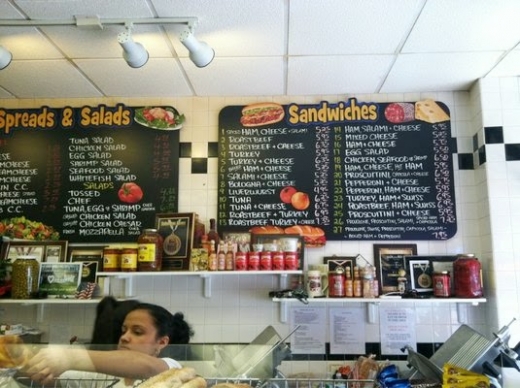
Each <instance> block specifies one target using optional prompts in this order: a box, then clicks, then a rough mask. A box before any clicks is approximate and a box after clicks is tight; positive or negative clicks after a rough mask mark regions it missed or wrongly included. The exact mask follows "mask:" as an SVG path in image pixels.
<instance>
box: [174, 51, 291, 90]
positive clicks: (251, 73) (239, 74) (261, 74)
mask: <svg viewBox="0 0 520 388" xmlns="http://www.w3.org/2000/svg"><path fill="white" fill-rule="evenodd" d="M181 63H182V66H183V67H184V69H185V71H186V73H187V74H188V78H189V79H190V83H191V84H192V85H193V87H194V89H195V94H196V95H197V96H236V95H243V96H258V95H282V94H284V84H285V81H284V64H283V60H282V58H278V57H267V58H265V57H261V58H215V59H214V60H213V62H211V65H209V66H207V67H205V68H202V69H199V68H197V67H196V66H195V65H193V63H191V61H190V60H189V59H185V58H181Z"/></svg>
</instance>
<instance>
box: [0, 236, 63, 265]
mask: <svg viewBox="0 0 520 388" xmlns="http://www.w3.org/2000/svg"><path fill="white" fill-rule="evenodd" d="M67 245H68V242H67V241H66V240H58V241H28V240H27V241H26V240H17V241H7V242H6V241H4V242H3V243H2V252H1V256H2V259H3V260H10V261H11V262H13V261H14V260H16V258H17V257H18V256H34V257H35V258H36V260H38V261H39V262H51V263H59V262H65V259H66V257H67Z"/></svg>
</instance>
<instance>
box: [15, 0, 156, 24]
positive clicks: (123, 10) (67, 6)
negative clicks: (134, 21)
mask: <svg viewBox="0 0 520 388" xmlns="http://www.w3.org/2000/svg"><path fill="white" fill-rule="evenodd" d="M13 1H14V3H15V4H16V5H17V6H18V7H20V8H21V9H23V11H24V12H25V13H26V14H27V16H29V17H30V18H31V19H61V18H70V17H71V16H74V15H99V16H100V17H102V18H126V17H153V16H154V15H153V12H152V10H151V9H150V8H149V6H148V3H147V2H146V1H142V0H110V1H107V0H52V1H47V0H44V1H41V0H36V1H35V0H13Z"/></svg>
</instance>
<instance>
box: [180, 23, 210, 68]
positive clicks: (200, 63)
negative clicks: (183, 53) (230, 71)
mask: <svg viewBox="0 0 520 388" xmlns="http://www.w3.org/2000/svg"><path fill="white" fill-rule="evenodd" d="M180 41H181V43H182V44H183V45H184V46H185V47H186V48H187V49H188V51H189V52H190V59H191V61H192V62H193V63H194V64H195V66H197V67H205V66H207V65H209V64H210V63H211V61H212V60H213V58H214V57H215V51H214V50H213V49H212V48H211V47H209V46H208V44H207V43H204V42H199V41H198V40H197V38H195V36H193V34H192V33H191V31H183V32H182V34H181V36H180Z"/></svg>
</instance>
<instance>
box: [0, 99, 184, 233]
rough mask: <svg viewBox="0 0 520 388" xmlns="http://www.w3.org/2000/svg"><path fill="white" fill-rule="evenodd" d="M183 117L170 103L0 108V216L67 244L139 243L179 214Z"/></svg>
mask: <svg viewBox="0 0 520 388" xmlns="http://www.w3.org/2000/svg"><path fill="white" fill-rule="evenodd" d="M183 119H184V117H183V116H182V115H179V114H178V112H177V110H175V109H174V108H172V107H153V108H145V107H139V108H130V107H126V106H124V105H117V106H114V107H109V106H105V105H100V106H94V107H92V106H84V107H82V108H69V107H66V108H63V109H52V108H49V107H42V108H40V109H20V110H18V109H16V110H4V109H0V130H1V135H0V219H11V218H13V217H22V216H23V217H25V218H26V219H29V220H31V221H37V222H41V223H43V224H44V225H47V226H51V227H53V228H54V229H55V230H57V231H58V232H59V233H60V238H61V239H63V240H68V241H69V242H129V241H131V242H136V241H137V238H138V236H139V234H140V233H141V231H142V229H143V228H153V227H154V226H155V215H156V213H164V212H176V211H177V203H178V197H177V196H178V168H179V167H178V158H179V129H180V124H181V122H182V121H183ZM15 237H16V236H15Z"/></svg>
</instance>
